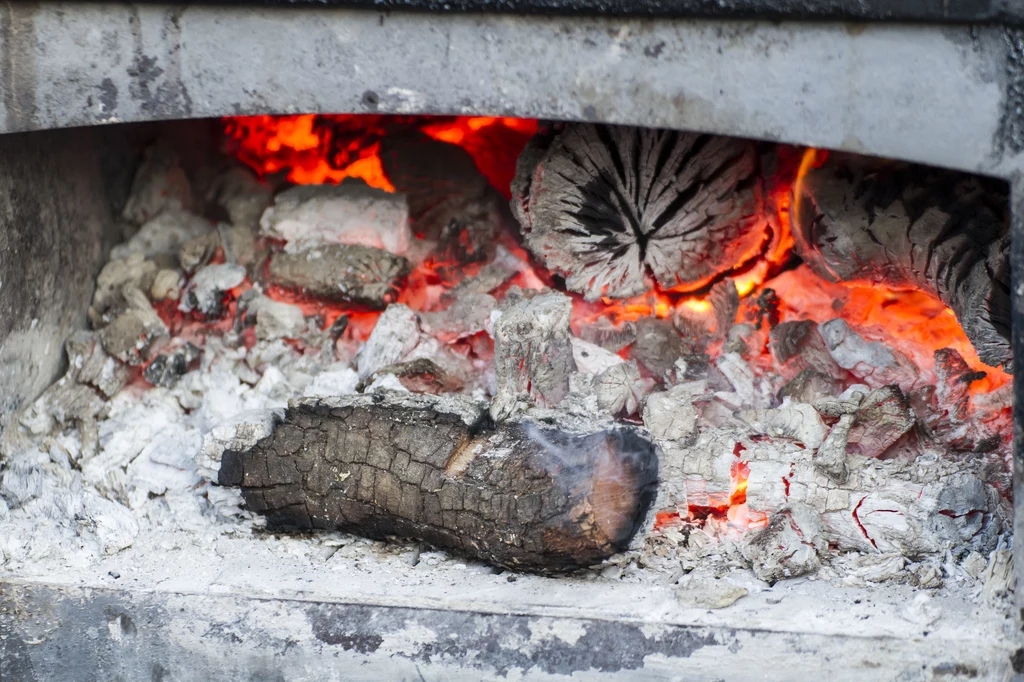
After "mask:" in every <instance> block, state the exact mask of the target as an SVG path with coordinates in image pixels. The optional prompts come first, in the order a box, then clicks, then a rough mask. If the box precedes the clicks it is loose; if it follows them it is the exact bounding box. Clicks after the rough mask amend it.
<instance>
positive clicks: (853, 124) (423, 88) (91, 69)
mask: <svg viewBox="0 0 1024 682" xmlns="http://www.w3.org/2000/svg"><path fill="white" fill-rule="evenodd" d="M1018 33H1019V31H1018V32H1017V33H1014V32H1013V31H1010V30H1008V29H1003V28H1001V27H998V26H988V27H973V28H972V27H968V26H947V27H939V26H929V25H910V24H856V25H854V24H845V23H829V24H823V23H807V22H803V23H799V22H791V23H767V22H760V23H757V22H739V21H724V20H722V21H712V20H707V21H701V20H681V19H624V18H607V17H606V18H580V17H559V16H536V15H535V16H521V15H516V16H510V15H499V14H486V15H483V14H479V15H478V14H423V13H393V14H389V13H386V12H384V13H382V12H376V11H369V10H357V9H343V8H323V7H320V8H304V9H302V10H301V11H300V10H296V9H294V8H288V7H278V8H272V7H251V6H250V7H239V6H237V5H226V6H209V5H207V6H188V7H182V6H177V5H175V6H167V5H161V4H157V3H147V4H144V5H130V4H122V3H116V4H115V3H58V2H44V3H32V4H21V3H8V4H5V5H3V6H0V64H2V65H3V68H0V90H2V94H3V96H2V98H0V132H12V131H18V130H29V129H39V128H57V127H66V126H76V125H87V124H96V123H110V122H116V121H141V120H155V119H170V118H195V117H209V116H221V115H226V114H261V113H288V112H296V113H298V112H342V113H344V112H373V113H444V114H482V115H511V116H524V117H539V118H552V119H574V120H594V121H607V122H614V123H630V124H641V125H656V126H666V127H675V128H681V129H690V130H699V131H705V132H713V133H724V134H730V135H739V136H745V137H752V138H758V139H767V140H778V141H782V142H790V143H797V144H809V145H815V146H821V147H828V148H832V149H844V150H849V151H854V152H862V153H867V154H876V155H882V156H889V157H894V158H902V159H907V160H912V161H920V162H924V163H931V164H937V165H942V166H950V167H955V168H961V169H964V170H971V171H980V172H984V173H988V174H993V175H1001V176H1009V175H1010V174H1011V173H1012V172H1013V171H1014V169H1018V168H1020V167H1024V163H1022V158H1024V157H1022V153H1024V146H1022V145H1024V141H1022V142H1021V144H1019V145H1018V144H1017V142H1018V141H1017V140H1016V137H1015V133H1014V131H1017V130H1019V129H1021V126H1019V125H1017V122H1016V120H1017V119H1018V118H1020V116H1021V114H1020V113H1019V112H1017V105H1016V104H1014V103H1013V102H1011V101H1010V96H1011V94H1012V93H1013V92H1014V89H1013V87H1014V86H1013V85H1012V84H1013V83H1014V82H1016V81H1017V80H1019V72H1020V71H1021V69H1024V64H1018V63H1017V62H1016V61H1014V59H1013V58H1012V57H1013V55H1014V54H1015V52H1014V50H1015V49H1016V48H1015V47H1014V46H1015V45H1016V38H1015V36H1016V35H1017V34H1018ZM1011 119H1012V120H1011Z"/></svg>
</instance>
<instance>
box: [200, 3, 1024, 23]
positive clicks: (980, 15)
mask: <svg viewBox="0 0 1024 682" xmlns="http://www.w3.org/2000/svg"><path fill="white" fill-rule="evenodd" d="M193 1H194V2H195V4H204V5H260V4H262V5H271V6H272V5H279V6H287V7H296V8H300V7H309V6H319V7H323V6H325V5H329V6H334V7H369V8H372V9H381V8H387V9H393V10H412V11H423V12H507V13H513V14H561V15H566V16H576V15H583V16H587V15H591V16H593V15H598V16H608V15H613V16H658V17H668V18H683V17H695V18H702V19H770V20H779V21H788V20H798V19H799V20H813V19H816V20H826V21H841V20H854V21H935V22H965V21H970V22H978V23H981V22H992V21H995V22H1002V21H1006V22H1011V23H1013V22H1018V23H1024V7H1020V6H1018V5H1016V4H1014V3H1013V0H980V1H979V0H974V1H972V2H955V3H952V4H951V3H949V2H942V1H941V0H902V1H900V2H894V1H893V0H198V2H196V1H195V0H193Z"/></svg>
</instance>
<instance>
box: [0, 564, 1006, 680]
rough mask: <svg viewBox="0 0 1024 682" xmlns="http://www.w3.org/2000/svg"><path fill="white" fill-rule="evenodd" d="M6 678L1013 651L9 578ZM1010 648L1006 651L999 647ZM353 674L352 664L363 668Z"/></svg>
mask: <svg viewBox="0 0 1024 682" xmlns="http://www.w3.org/2000/svg"><path fill="white" fill-rule="evenodd" d="M0 632H3V633H4V636H3V637H0V679H8V678H10V679H18V680H24V681H25V682H31V681H34V680H45V679H71V678H72V677H74V675H73V674H72V673H77V674H78V675H81V674H82V673H83V672H85V671H88V673H89V674H90V675H95V676H97V677H100V678H104V679H117V678H120V679H160V680H177V679H241V678H242V677H244V678H245V679H299V678H301V679H304V680H335V679H351V678H352V674H353V673H352V671H353V670H356V669H358V671H359V673H358V678H359V679H363V680H376V679H381V680H383V679H435V678H443V679H480V678H481V676H487V677H493V676H498V677H506V676H512V677H515V676H516V675H518V674H519V673H520V672H522V673H525V674H526V676H527V677H528V678H529V679H555V678H559V679H565V677H563V676H568V675H574V679H606V678H610V677H613V676H616V675H624V674H628V675H629V676H630V679H641V680H660V679H680V675H682V679H708V678H710V677H722V675H723V673H726V672H728V673H730V679H755V678H756V679H765V675H766V674H767V675H768V679H773V678H772V674H773V673H772V672H771V671H775V670H777V671H778V673H777V674H776V677H775V679H783V678H784V679H789V680H793V679H822V674H823V673H824V674H825V675H827V676H828V677H829V679H856V678H857V677H858V676H863V675H864V674H870V675H871V676H872V677H876V678H877V677H878V676H881V677H885V678H892V677H895V676H897V675H899V674H909V673H915V674H920V673H921V672H922V671H930V672H931V673H932V675H933V676H941V674H950V673H958V674H961V675H963V674H970V675H971V676H977V677H982V678H985V679H1002V678H1003V677H1005V676H1007V675H1008V674H1009V671H1010V656H1011V655H1012V652H1011V651H1009V650H1008V649H1007V648H1006V646H999V645H997V644H993V645H992V646H978V644H977V643H972V644H971V645H970V646H969V647H963V648H958V647H955V646H951V645H950V643H949V642H942V641H934V640H933V641H929V640H927V639H919V640H914V641H907V640H888V639H886V638H868V639H865V638H853V637H834V636H823V635H806V634H805V635H794V634H792V633H773V632H763V631H752V630H744V629H736V628H725V627H707V626H704V627H698V626H679V625H665V624H661V623H644V624H638V623H631V622H622V621H606V620H597V619H588V618H562V617H548V616H535V615H521V614H493V613H479V612H469V611H454V610H436V609H415V608H406V607H394V606H382V605H355V604H343V603H316V602H304V601H297V600H289V599H266V598H262V599H254V598H246V597H241V596H237V595H209V594H207V595H195V594H180V593H160V592H139V593H133V592H132V591H131V590H130V589H127V590H121V589H96V588H80V587H67V586H52V585H45V584H33V583H26V582H20V581H2V582H0ZM1004 645H1005V643H1004ZM353 666H358V668H354V667H353Z"/></svg>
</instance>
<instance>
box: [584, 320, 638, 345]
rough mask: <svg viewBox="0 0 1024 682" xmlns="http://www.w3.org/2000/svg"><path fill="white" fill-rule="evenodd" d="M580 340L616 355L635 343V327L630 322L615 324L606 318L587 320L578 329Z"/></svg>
mask: <svg viewBox="0 0 1024 682" xmlns="http://www.w3.org/2000/svg"><path fill="white" fill-rule="evenodd" d="M580 338H581V339H583V340H584V341H586V342H588V343H592V344H594V345H596V346H601V348H604V349H605V350H607V351H610V352H612V353H617V352H619V351H620V350H622V349H623V348H625V347H626V346H628V345H630V344H631V343H633V342H634V341H636V325H634V324H633V323H632V322H622V323H619V324H615V323H614V322H612V321H611V320H610V319H608V318H607V317H604V316H602V317H599V318H597V319H596V320H588V321H587V323H586V324H584V325H581V327H580Z"/></svg>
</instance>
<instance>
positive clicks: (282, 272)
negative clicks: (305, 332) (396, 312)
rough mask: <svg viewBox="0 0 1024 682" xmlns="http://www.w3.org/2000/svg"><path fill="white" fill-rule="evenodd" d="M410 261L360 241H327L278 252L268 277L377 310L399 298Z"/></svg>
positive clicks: (319, 295) (287, 286) (277, 282)
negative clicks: (361, 243) (293, 251)
mask: <svg viewBox="0 0 1024 682" xmlns="http://www.w3.org/2000/svg"><path fill="white" fill-rule="evenodd" d="M408 273H409V261H407V260H406V259H405V258H403V257H401V256H396V255H394V254H392V253H388V252H387V251H384V250H383V249H376V248H373V247H371V246H362V245H359V244H325V245H322V246H318V247H316V248H312V249H309V250H307V251H300V252H298V253H287V252H284V251H282V252H280V253H275V254H274V255H273V256H272V257H271V259H270V265H269V266H268V268H267V279H268V281H269V282H270V283H271V284H274V285H276V286H279V287H283V288H285V289H291V290H294V291H296V292H299V293H303V294H308V295H310V296H314V297H317V298H324V299H327V300H330V301H337V302H338V303H352V304H354V305H358V306H363V307H366V308H370V309H373V310H381V309H383V308H386V307H387V305H388V303H391V302H392V301H395V300H397V299H398V294H399V291H398V286H399V284H401V282H402V280H403V279H404V278H405V276H406V275H407V274H408Z"/></svg>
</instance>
